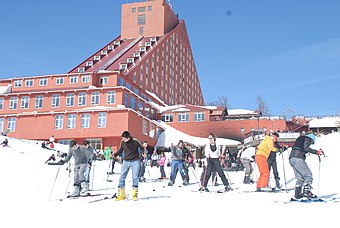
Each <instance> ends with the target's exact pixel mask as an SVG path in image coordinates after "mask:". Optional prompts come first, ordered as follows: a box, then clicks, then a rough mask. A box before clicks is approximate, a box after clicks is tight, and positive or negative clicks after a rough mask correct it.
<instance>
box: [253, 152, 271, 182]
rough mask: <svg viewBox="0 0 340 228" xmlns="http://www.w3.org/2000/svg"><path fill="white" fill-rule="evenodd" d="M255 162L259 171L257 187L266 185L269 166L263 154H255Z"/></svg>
mask: <svg viewBox="0 0 340 228" xmlns="http://www.w3.org/2000/svg"><path fill="white" fill-rule="evenodd" d="M256 164H257V167H258V169H259V172H260V176H259V179H258V181H257V186H256V187H257V188H265V187H268V179H269V168H268V163H267V158H266V156H264V155H256Z"/></svg>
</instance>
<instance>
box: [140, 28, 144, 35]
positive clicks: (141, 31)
mask: <svg viewBox="0 0 340 228" xmlns="http://www.w3.org/2000/svg"><path fill="white" fill-rule="evenodd" d="M139 35H140V36H144V27H142V26H141V27H139Z"/></svg>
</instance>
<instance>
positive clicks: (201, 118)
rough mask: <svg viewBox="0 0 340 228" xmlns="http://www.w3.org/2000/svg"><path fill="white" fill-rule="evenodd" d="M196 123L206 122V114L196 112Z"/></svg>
mask: <svg viewBox="0 0 340 228" xmlns="http://www.w3.org/2000/svg"><path fill="white" fill-rule="evenodd" d="M194 121H197V122H198V121H204V112H195V113H194Z"/></svg>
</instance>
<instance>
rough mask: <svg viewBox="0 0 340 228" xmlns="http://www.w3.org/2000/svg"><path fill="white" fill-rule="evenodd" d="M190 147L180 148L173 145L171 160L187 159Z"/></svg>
mask: <svg viewBox="0 0 340 228" xmlns="http://www.w3.org/2000/svg"><path fill="white" fill-rule="evenodd" d="M188 151H189V150H188V148H186V147H183V148H180V147H178V146H174V147H172V153H171V160H178V161H182V160H185V155H186V154H187V153H188Z"/></svg>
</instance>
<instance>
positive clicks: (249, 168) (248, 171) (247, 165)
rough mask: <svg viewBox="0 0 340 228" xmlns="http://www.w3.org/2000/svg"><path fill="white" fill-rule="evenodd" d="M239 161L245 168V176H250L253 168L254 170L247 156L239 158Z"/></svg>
mask: <svg viewBox="0 0 340 228" xmlns="http://www.w3.org/2000/svg"><path fill="white" fill-rule="evenodd" d="M241 162H242V164H243V165H244V167H245V168H246V171H245V176H248V177H250V176H251V174H252V173H253V170H254V169H253V166H252V164H251V161H250V160H249V159H247V158H241Z"/></svg>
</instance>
